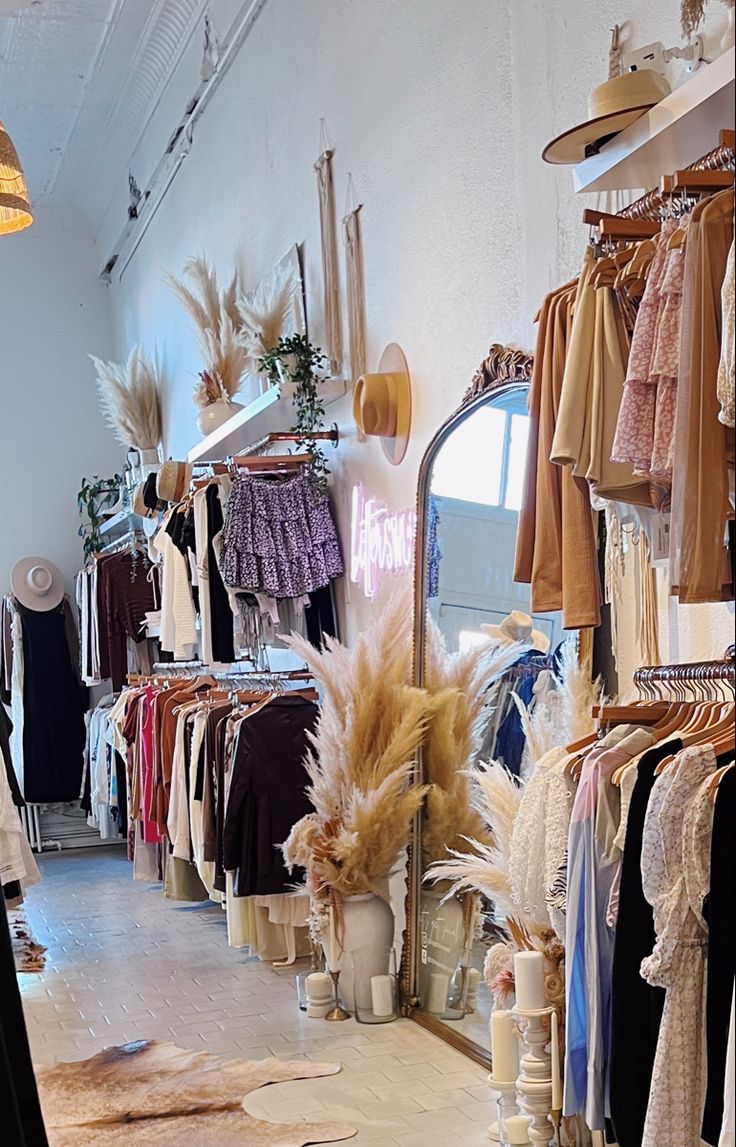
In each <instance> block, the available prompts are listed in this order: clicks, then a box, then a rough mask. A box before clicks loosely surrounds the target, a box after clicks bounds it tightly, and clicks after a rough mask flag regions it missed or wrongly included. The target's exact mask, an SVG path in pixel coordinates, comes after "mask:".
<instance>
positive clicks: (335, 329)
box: [314, 121, 342, 374]
mask: <svg viewBox="0 0 736 1147" xmlns="http://www.w3.org/2000/svg"><path fill="white" fill-rule="evenodd" d="M320 148H321V155H320V157H319V159H318V160H317V162H316V163H315V165H314V170H315V171H316V172H317V186H318V188H319V223H320V229H321V233H322V280H323V286H324V298H325V334H326V339H327V348H326V349H327V354H328V357H329V359H330V366H331V368H332V372H333V374H340V372H341V370H342V324H341V322H340V280H339V277H338V267H337V221H336V218H335V184H334V180H333V176H332V156H333V154H334V153H333V151H332V149H331V148H330V147H328V145H327V133H326V130H325V125H324V121H323V122H322V132H321V138H320Z"/></svg>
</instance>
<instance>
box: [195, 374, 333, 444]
mask: <svg viewBox="0 0 736 1147" xmlns="http://www.w3.org/2000/svg"><path fill="white" fill-rule="evenodd" d="M294 389H295V387H294V384H293V383H285V384H282V385H280V386H271V387H269V389H268V390H267V391H266V392H265V393H264V394H260V395H259V396H258V398H256V399H254V400H253V402H250V403H248V405H247V406H244V407H243V409H242V410H239V411H238V412H237V413H236V414H234V415H233V416H232V418H228V420H227V422H225V423H224V424H223V425H222V426H221V427H220V428H219V429H218V430H213V431H212V433H211V434H208V435H207V437H206V438H204V439H203V440H202V441H201V442H198V443H197V445H196V446H194V447H193V448H192V449H191V450H190V451H189V453H188V454H187V461H188V462H201V461H203V460H205V459H206V460H207V461H210V462H221V461H223V459H225V458H227V457H228V456H229V455H230V454H237V453H238V451H239V450H242V449H243V448H244V447H245V446H247V445H249V443H251V442H256V441H258V439H259V438H263V437H265V435H266V434H270V433H272V432H278V431H280V430H289V428H290V427H291V426H293V425H294V407H293V405H292V398H293V396H294ZM347 391H348V384H347V382H346V381H345V379H344V378H328V379H326V380H325V381H324V382H323V383H321V384H320V395H321V398H322V401H323V403H324V405H325V406H330V405H331V404H332V403H333V402H337V400H338V399H340V398H342V397H343V396H344V395H345V394H347Z"/></svg>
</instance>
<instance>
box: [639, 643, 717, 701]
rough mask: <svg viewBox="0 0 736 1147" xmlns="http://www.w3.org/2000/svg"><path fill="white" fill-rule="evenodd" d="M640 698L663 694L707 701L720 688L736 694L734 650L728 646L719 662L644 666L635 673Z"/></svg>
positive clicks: (654, 698)
mask: <svg viewBox="0 0 736 1147" xmlns="http://www.w3.org/2000/svg"><path fill="white" fill-rule="evenodd" d="M634 684H635V686H636V688H637V691H638V693H639V697H640V698H641V699H643V700H644V699H646V700H661V699H662V698H663V696H664V694H665V692H670V693H674V694H675V697H676V699H678V700H683V701H687V700H708V699H709V698H712V696H713V692H714V689H713V686H715V688H716V691H717V689H718V687H719V686H720V685H723V686H725V687H726V688H730V689H731V690H733V691H734V692H736V648H735V647H734V646H733V645H731V646H729V648H728V649H727V650H726V655H725V657H724V658H723V659H722V660H720V661H693V662H689V663H685V664H682V665H645V666H643V667H642V668H641V669H637V670H636V672H635V673H634Z"/></svg>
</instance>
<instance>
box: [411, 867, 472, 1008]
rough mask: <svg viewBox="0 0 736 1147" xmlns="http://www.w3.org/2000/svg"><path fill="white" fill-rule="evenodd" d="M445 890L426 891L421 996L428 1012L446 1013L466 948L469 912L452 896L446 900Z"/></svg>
mask: <svg viewBox="0 0 736 1147" xmlns="http://www.w3.org/2000/svg"><path fill="white" fill-rule="evenodd" d="M444 895H445V893H444V892H443V891H442V890H441V889H427V890H425V891H424V892H422V903H421V915H420V923H419V935H420V937H421V944H422V952H421V961H422V963H421V974H420V983H419V990H420V998H421V1001H422V1007H423V1008H424V1010H425V1011H428V1012H432V1014H433V1015H442V1014H443V1012H445V1011H446V1010H447V996H448V993H449V990H450V985H451V983H452V980H453V977H454V975H455V973H456V971H457V969H458V966H459V964H460V959H461V957H462V954H463V952H464V950H465V914H464V912H463V906H462V904H461V902H460V901H459V900H458V899H457V898H456V897H454V896H453V897H452V898H451V899H450V900H446V901H444V903H443V899H442V898H443V896H444Z"/></svg>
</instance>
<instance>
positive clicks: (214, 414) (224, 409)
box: [197, 398, 243, 437]
mask: <svg viewBox="0 0 736 1147" xmlns="http://www.w3.org/2000/svg"><path fill="white" fill-rule="evenodd" d="M242 409H243V407H242V405H241V403H239V402H226V401H225V399H224V398H220V399H218V400H217V402H211V403H210V405H209V406H205V407H204V409H203V410H201V411H200V413H199V417H198V419H197V426H198V427H199V429H200V430H201V432H202V434H204V436H205V437H207V435H208V434H212V432H213V431H214V430H219V429H220V427H221V426H224V424H225V423H226V422H227V421H228V420H229V419H230V418H232V416H233V415H234V414H237V413H238V411H239V410H242Z"/></svg>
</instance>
